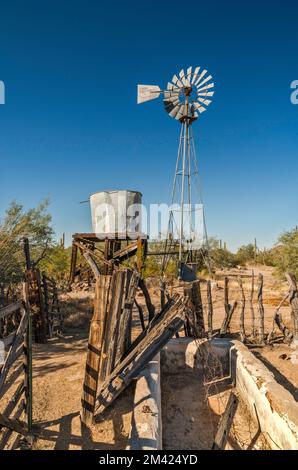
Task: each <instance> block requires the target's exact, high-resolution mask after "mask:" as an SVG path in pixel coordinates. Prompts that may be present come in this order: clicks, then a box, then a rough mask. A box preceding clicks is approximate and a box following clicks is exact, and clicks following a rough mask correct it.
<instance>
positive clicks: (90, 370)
mask: <svg viewBox="0 0 298 470" xmlns="http://www.w3.org/2000/svg"><path fill="white" fill-rule="evenodd" d="M109 287H110V276H99V277H98V278H97V279H96V284H95V298H94V313H93V317H92V320H91V325H90V332H89V340H88V351H87V359H86V371H85V380H84V386H83V396H82V411H81V418H82V421H83V423H84V424H86V426H90V425H91V423H92V419H93V414H94V406H95V398H96V392H97V385H98V375H99V365H100V359H101V351H102V341H103V335H104V331H105V322H106V314H107V301H108V292H109Z"/></svg>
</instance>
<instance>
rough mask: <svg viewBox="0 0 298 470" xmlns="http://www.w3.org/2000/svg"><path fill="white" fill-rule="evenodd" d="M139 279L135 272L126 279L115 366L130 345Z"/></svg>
mask: <svg viewBox="0 0 298 470" xmlns="http://www.w3.org/2000/svg"><path fill="white" fill-rule="evenodd" d="M139 279H140V275H139V273H138V272H136V271H133V272H132V273H131V276H130V278H129V279H128V284H127V287H126V295H125V299H124V300H125V303H124V307H123V311H122V314H121V317H120V326H119V335H118V340H117V352H116V359H115V364H118V363H119V361H120V360H121V359H122V357H124V354H125V352H126V351H127V350H128V348H129V347H130V345H131V324H132V308H133V304H134V300H135V295H136V292H137V288H138V284H139Z"/></svg>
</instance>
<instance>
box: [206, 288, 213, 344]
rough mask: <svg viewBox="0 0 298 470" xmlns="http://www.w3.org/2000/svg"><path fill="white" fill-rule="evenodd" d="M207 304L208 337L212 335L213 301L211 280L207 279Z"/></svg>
mask: <svg viewBox="0 0 298 470" xmlns="http://www.w3.org/2000/svg"><path fill="white" fill-rule="evenodd" d="M207 305H208V337H209V338H211V337H212V335H213V303H212V289H211V281H207Z"/></svg>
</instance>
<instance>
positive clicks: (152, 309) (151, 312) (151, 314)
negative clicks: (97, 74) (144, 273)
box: [139, 279, 155, 321]
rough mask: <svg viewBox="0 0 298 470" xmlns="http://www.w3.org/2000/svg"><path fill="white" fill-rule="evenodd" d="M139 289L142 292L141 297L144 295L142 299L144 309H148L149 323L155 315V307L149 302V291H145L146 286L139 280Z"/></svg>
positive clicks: (142, 280)
mask: <svg viewBox="0 0 298 470" xmlns="http://www.w3.org/2000/svg"><path fill="white" fill-rule="evenodd" d="M139 288H140V289H141V291H142V292H143V295H144V298H145V302H146V307H147V309H148V316H149V321H151V320H152V318H153V317H154V315H155V307H154V305H153V304H152V302H151V299H150V295H149V291H148V289H147V286H146V284H145V281H144V279H140V280H139Z"/></svg>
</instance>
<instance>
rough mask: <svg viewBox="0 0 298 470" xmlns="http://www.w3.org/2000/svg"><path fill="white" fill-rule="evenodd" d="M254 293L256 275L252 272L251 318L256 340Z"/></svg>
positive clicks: (253, 334)
mask: <svg viewBox="0 0 298 470" xmlns="http://www.w3.org/2000/svg"><path fill="white" fill-rule="evenodd" d="M254 291H255V273H254V270H252V273H251V289H250V297H249V306H250V316H251V333H252V338H253V339H255V336H256V330H255V311H254V304H253V300H254Z"/></svg>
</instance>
